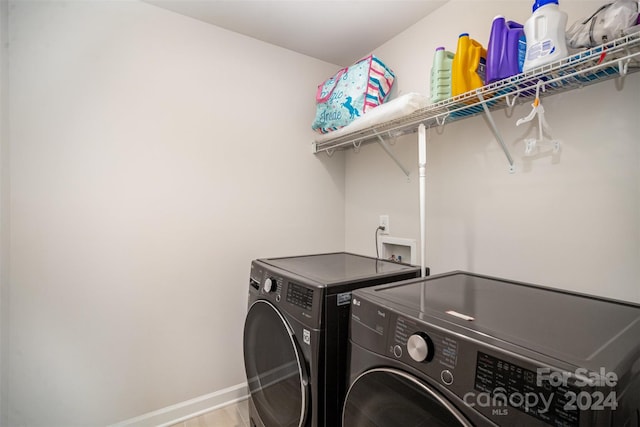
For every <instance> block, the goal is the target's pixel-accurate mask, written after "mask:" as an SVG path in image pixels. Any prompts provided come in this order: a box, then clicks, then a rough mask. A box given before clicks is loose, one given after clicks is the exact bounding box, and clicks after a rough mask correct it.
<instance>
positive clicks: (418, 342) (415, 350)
mask: <svg viewBox="0 0 640 427" xmlns="http://www.w3.org/2000/svg"><path fill="white" fill-rule="evenodd" d="M407 351H408V352H409V356H411V358H412V359H413V360H415V361H416V362H424V361H429V360H431V359H432V358H433V343H432V342H431V338H429V337H428V336H427V334H425V333H423V332H418V333H415V334H413V335H411V336H410V337H409V339H408V340H407Z"/></svg>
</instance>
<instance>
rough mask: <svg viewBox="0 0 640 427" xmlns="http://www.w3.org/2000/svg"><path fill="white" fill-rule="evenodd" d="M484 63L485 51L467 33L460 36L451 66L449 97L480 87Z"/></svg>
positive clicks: (485, 61)
mask: <svg viewBox="0 0 640 427" xmlns="http://www.w3.org/2000/svg"><path fill="white" fill-rule="evenodd" d="M486 63H487V50H486V49H485V48H484V47H482V45H481V44H480V43H478V42H477V41H475V40H473V39H472V38H469V34H468V33H462V34H460V36H459V37H458V47H457V50H456V53H455V55H454V57H453V64H452V65H451V96H456V95H460V94H463V93H465V92H469V91H470V90H474V89H477V88H479V87H482V86H483V85H484V76H485V65H486Z"/></svg>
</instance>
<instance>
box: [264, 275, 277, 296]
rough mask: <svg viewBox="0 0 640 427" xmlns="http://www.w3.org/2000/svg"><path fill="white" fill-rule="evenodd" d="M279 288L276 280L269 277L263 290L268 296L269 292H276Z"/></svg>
mask: <svg viewBox="0 0 640 427" xmlns="http://www.w3.org/2000/svg"><path fill="white" fill-rule="evenodd" d="M277 286H278V282H277V281H276V279H274V278H272V277H269V278H267V279H266V280H265V281H264V286H263V287H262V290H263V291H264V292H265V293H267V294H268V293H269V292H273V291H275V290H276V287H277Z"/></svg>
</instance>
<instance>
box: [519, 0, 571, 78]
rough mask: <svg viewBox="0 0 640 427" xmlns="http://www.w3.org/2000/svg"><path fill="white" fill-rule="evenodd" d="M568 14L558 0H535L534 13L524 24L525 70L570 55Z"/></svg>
mask: <svg viewBox="0 0 640 427" xmlns="http://www.w3.org/2000/svg"><path fill="white" fill-rule="evenodd" d="M566 26H567V14H566V13H565V12H563V11H561V10H560V9H559V7H558V0H535V2H534V3H533V14H532V15H531V17H530V18H529V19H527V22H526V23H525V24H524V34H525V37H526V39H527V51H526V56H525V60H524V66H523V71H525V72H526V71H529V70H531V69H533V68H536V67H539V66H541V65H544V64H548V63H550V62H554V61H557V60H559V59H562V58H565V57H567V56H568V55H569V51H568V49H567V40H566V37H565V29H566Z"/></svg>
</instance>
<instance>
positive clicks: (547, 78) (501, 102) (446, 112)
mask: <svg viewBox="0 0 640 427" xmlns="http://www.w3.org/2000/svg"><path fill="white" fill-rule="evenodd" d="M637 71H640V32H637V33H634V34H630V35H627V36H625V37H621V38H619V39H616V40H613V41H612V42H609V43H606V44H603V45H600V46H597V47H594V48H592V49H589V50H585V51H583V52H580V53H578V54H575V55H572V56H569V57H567V58H564V59H562V60H559V61H556V62H553V63H550V64H547V65H543V66H541V67H538V68H535V69H533V70H531V71H528V72H526V73H521V74H518V75H516V76H513V77H510V78H507V79H504V80H500V81H498V82H495V83H492V84H489V85H487V86H483V87H481V88H479V89H476V90H474V91H470V92H467V93H464V94H462V95H458V96H456V97H453V98H449V99H447V100H444V101H441V102H438V103H437V104H432V105H430V106H428V107H425V108H422V109H419V110H416V111H415V112H413V113H411V114H408V115H406V116H404V117H401V118H397V119H393V120H389V121H386V122H382V123H379V124H376V125H375V126H371V127H367V128H364V129H361V130H358V131H354V132H351V133H347V134H342V135H340V136H338V137H336V138H333V139H329V140H323V141H322V142H317V141H316V142H314V152H316V153H319V152H322V151H326V152H328V153H329V154H330V153H332V152H333V151H334V150H342V149H346V148H349V147H351V146H354V147H359V146H360V145H361V144H362V143H369V142H374V141H377V140H378V139H379V138H380V137H381V136H389V137H392V138H393V137H397V136H400V135H404V134H407V133H413V132H416V131H417V129H418V125H420V124H424V125H425V126H426V127H431V126H441V125H444V124H445V123H448V122H452V121H456V120H461V119H465V118H468V117H473V116H475V115H477V114H480V113H483V112H484V111H485V106H486V107H487V108H488V109H489V110H490V111H495V110H500V109H503V108H506V107H510V106H513V105H516V104H521V103H524V102H527V101H530V100H532V99H534V98H535V96H536V84H537V83H538V81H540V80H541V81H542V82H543V83H544V91H543V92H541V93H540V97H541V98H542V97H546V96H549V95H553V94H556V93H563V92H567V91H569V90H572V89H577V88H581V87H584V86H588V85H591V84H594V83H598V82H602V81H605V80H608V79H610V78H614V77H617V76H620V75H626V74H628V73H634V72H637Z"/></svg>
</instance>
